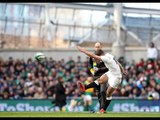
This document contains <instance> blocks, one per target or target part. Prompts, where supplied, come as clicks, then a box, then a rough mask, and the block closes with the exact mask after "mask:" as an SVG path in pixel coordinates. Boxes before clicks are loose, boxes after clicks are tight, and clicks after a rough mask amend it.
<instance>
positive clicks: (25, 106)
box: [0, 99, 160, 112]
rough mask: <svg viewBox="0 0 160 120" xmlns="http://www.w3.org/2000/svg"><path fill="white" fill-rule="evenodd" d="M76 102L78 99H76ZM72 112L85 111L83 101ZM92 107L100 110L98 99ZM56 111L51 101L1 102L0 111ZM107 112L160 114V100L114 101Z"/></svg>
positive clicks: (79, 101)
mask: <svg viewBox="0 0 160 120" xmlns="http://www.w3.org/2000/svg"><path fill="white" fill-rule="evenodd" d="M75 100H76V99H75ZM70 101H71V99H68V100H67V105H66V109H67V108H71V107H72V104H71V102H70ZM76 101H78V104H77V105H76V106H75V107H74V108H72V109H70V111H76V112H77V111H84V106H83V100H81V99H79V100H76ZM92 107H93V109H94V110H95V111H98V110H99V103H98V100H97V99H93V104H92ZM49 109H50V111H55V106H54V105H53V104H52V103H51V100H26V99H25V100H0V111H1V112H2V111H19V112H20V111H35V112H36V111H49ZM107 111H111V112H160V100H140V99H138V100H135V99H130V100H129V99H113V100H112V101H111V104H110V106H109V108H108V110H107Z"/></svg>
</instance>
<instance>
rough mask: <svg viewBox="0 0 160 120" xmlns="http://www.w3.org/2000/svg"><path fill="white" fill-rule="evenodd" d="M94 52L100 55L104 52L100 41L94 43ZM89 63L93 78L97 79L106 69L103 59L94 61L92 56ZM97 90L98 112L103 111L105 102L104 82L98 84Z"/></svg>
mask: <svg viewBox="0 0 160 120" xmlns="http://www.w3.org/2000/svg"><path fill="white" fill-rule="evenodd" d="M94 48H95V54H96V55H98V56H100V55H103V54H104V52H103V50H102V44H101V43H100V42H96V43H95V45H94ZM89 63H90V66H89V67H90V68H89V69H90V72H91V73H92V75H93V76H94V80H97V79H98V78H99V77H100V76H101V75H103V74H104V73H105V72H107V71H108V68H107V67H106V66H105V64H104V62H103V61H96V60H95V59H94V58H91V57H90V58H89ZM97 90H98V101H99V104H100V112H101V111H105V110H106V107H105V102H106V93H105V91H106V84H100V85H99V86H98V88H97Z"/></svg>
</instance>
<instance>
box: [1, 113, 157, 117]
mask: <svg viewBox="0 0 160 120" xmlns="http://www.w3.org/2000/svg"><path fill="white" fill-rule="evenodd" d="M0 117H90V118H91V117H130V118H131V117H160V114H159V113H158V112H157V113H156V112H152V113H151V112H120V113H119V112H107V113H105V114H98V113H89V112H0Z"/></svg>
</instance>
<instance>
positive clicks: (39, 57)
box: [34, 52, 45, 62]
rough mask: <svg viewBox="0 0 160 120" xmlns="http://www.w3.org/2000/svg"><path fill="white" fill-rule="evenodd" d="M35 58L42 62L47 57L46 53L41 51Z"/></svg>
mask: <svg viewBox="0 0 160 120" xmlns="http://www.w3.org/2000/svg"><path fill="white" fill-rule="evenodd" d="M34 58H35V60H37V61H38V62H42V61H43V60H44V59H45V55H44V54H43V53H41V52H38V53H36V54H35V55H34Z"/></svg>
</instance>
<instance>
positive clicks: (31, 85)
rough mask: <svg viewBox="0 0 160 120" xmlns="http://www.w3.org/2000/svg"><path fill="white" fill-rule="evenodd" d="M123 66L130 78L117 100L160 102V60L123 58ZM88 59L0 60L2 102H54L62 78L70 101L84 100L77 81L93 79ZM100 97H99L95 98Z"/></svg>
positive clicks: (125, 82) (125, 81) (123, 84)
mask: <svg viewBox="0 0 160 120" xmlns="http://www.w3.org/2000/svg"><path fill="white" fill-rule="evenodd" d="M119 62H120V63H121V64H122V65H123V66H124V67H125V68H126V70H127V71H128V75H127V76H126V77H124V78H123V80H122V84H121V86H119V88H118V89H117V90H116V91H115V92H114V94H113V96H114V97H129V98H131V99H135V98H136V99H137V98H139V99H141V98H142V99H159V95H160V59H154V60H152V59H148V60H144V59H141V60H140V61H139V62H134V61H132V62H131V63H128V62H126V61H125V59H124V58H123V57H122V58H120V59H119ZM88 64H89V63H88V58H86V60H84V61H82V60H81V57H80V56H77V60H73V59H72V57H70V58H69V60H67V61H66V60H65V59H62V60H59V61H56V60H54V59H53V58H46V59H45V61H44V62H43V64H40V63H38V62H37V61H35V60H32V59H28V60H27V61H26V62H25V61H24V60H23V59H22V60H19V59H17V60H14V59H13V58H12V57H10V58H9V59H8V60H3V59H2V58H1V59H0V98H1V99H48V98H52V99H53V98H54V97H55V94H54V87H55V85H56V84H57V83H58V80H57V78H58V76H60V77H63V78H64V80H65V88H66V93H67V97H80V96H81V94H82V93H81V91H80V89H79V88H78V87H77V81H82V82H84V81H85V80H86V78H87V77H88V76H90V73H89V69H88ZM93 96H96V94H93Z"/></svg>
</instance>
